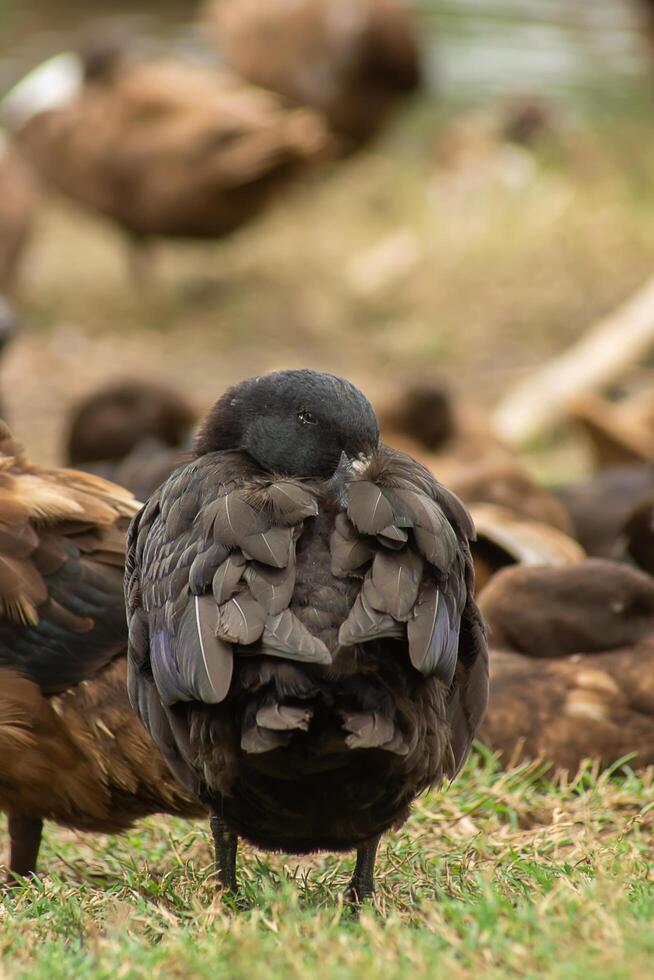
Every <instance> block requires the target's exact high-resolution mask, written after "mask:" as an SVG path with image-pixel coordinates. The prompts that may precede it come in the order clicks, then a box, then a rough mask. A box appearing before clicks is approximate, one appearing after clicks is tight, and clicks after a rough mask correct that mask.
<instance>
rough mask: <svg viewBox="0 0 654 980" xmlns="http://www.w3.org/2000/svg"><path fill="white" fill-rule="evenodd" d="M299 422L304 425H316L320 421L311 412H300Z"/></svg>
mask: <svg viewBox="0 0 654 980" xmlns="http://www.w3.org/2000/svg"><path fill="white" fill-rule="evenodd" d="M297 420H298V422H300V423H301V424H302V425H316V424H317V422H318V419H317V418H316V416H315V415H312V414H311V412H300V413H299V414H298V417H297Z"/></svg>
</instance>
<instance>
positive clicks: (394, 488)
mask: <svg viewBox="0 0 654 980" xmlns="http://www.w3.org/2000/svg"><path fill="white" fill-rule="evenodd" d="M473 533H474V529H473V526H472V524H471V521H470V518H469V516H468V514H467V512H466V511H465V509H464V507H463V506H462V504H461V503H460V502H459V501H458V500H457V498H456V497H454V496H453V495H452V494H450V493H449V491H447V490H445V489H444V488H443V487H442V486H440V485H439V484H438V483H437V482H436V481H435V480H434V478H433V477H432V476H431V474H430V473H429V472H428V471H427V470H426V469H424V467H422V466H421V465H420V464H419V463H416V462H415V461H414V460H412V459H411V458H410V457H408V456H406V455H404V454H403V453H399V452H396V451H394V450H392V449H389V448H388V447H386V446H384V445H383V444H381V443H380V442H379V429H378V423H377V419H376V417H375V413H374V411H373V409H372V407H371V406H370V404H369V402H368V401H367V400H366V399H365V398H364V396H363V395H362V394H361V392H359V391H358V390H357V389H356V388H354V386H353V385H351V384H349V383H348V382H346V381H343V380H342V379H340V378H336V377H333V376H331V375H323V374H317V373H315V372H312V371H287V372H279V373H277V374H272V375H267V376H262V377H259V378H254V379H251V380H249V381H245V382H243V383H241V384H240V385H237V386H236V387H234V388H232V389H231V390H229V391H228V392H227V393H226V394H225V395H224V396H223V397H222V398H221V399H220V400H219V401H218V403H217V404H216V406H215V407H214V409H213V410H212V411H211V412H210V414H209V416H208V418H207V420H206V422H205V423H204V425H203V427H202V428H201V430H200V434H199V437H198V440H197V443H196V454H195V459H194V460H193V461H192V462H191V463H189V464H188V465H187V466H186V467H184V468H181V469H179V470H178V471H176V472H175V473H174V474H173V475H172V476H171V477H170V479H169V480H168V481H167V483H165V484H164V485H163V487H161V488H160V490H159V491H158V492H157V493H155V494H154V495H153V496H152V497H151V498H150V500H149V501H148V502H147V504H146V506H145V508H144V509H143V510H142V511H141V513H140V514H139V516H138V517H137V518H136V519H135V521H134V522H133V524H132V527H131V530H130V535H129V545H128V571H127V576H126V599H127V604H128V619H129V631H130V650H129V660H130V679H129V688H130V697H131V698H132V703H133V704H134V706H135V708H136V710H137V711H138V713H139V715H140V717H141V719H142V720H143V722H144V724H145V725H146V727H147V728H148V729H149V730H150V732H151V734H152V736H153V738H154V740H155V741H156V743H157V744H158V746H159V747H160V749H161V750H162V752H163V754H164V755H165V757H166V758H167V760H168V762H169V764H170V766H171V768H172V770H173V772H174V773H175V774H176V775H177V777H178V779H179V780H180V782H181V784H182V785H183V786H185V787H186V788H187V790H189V791H191V792H193V793H197V794H199V796H200V798H201V799H202V800H203V801H205V802H207V803H208V804H209V806H210V807H211V810H212V814H213V816H212V820H211V826H212V831H213V835H214V841H215V846H216V861H217V867H218V874H219V879H220V882H221V884H222V886H223V887H224V888H225V889H229V890H232V889H234V888H235V887H236V877H235V860H236V849H237V842H238V838H239V837H244V838H246V839H248V840H250V841H252V842H253V843H255V844H256V845H258V846H260V847H263V848H266V849H283V850H287V851H291V852H293V853H305V852H310V851H315V850H322V849H329V850H346V849H350V848H356V849H357V864H356V869H355V872H354V877H353V879H352V882H351V885H350V896H351V898H352V899H353V900H355V901H360V900H362V899H363V898H365V897H367V896H368V895H370V893H371V892H372V890H373V869H374V863H375V854H376V850H377V846H378V844H379V839H380V837H381V835H382V833H383V832H384V831H385V830H387V829H388V828H390V827H391V826H397V825H398V824H401V823H402V822H403V821H404V820H405V819H406V817H407V815H408V812H409V809H410V806H411V803H412V801H413V799H414V798H415V796H416V795H417V794H418V793H419V792H421V790H423V789H426V788H427V787H428V786H430V785H433V784H434V783H439V782H440V781H441V780H442V779H444V778H447V779H451V778H452V777H453V776H454V775H456V773H457V772H458V771H459V769H460V767H461V766H462V764H463V762H464V760H465V758H466V756H467V754H468V751H469V748H470V745H471V741H472V739H473V738H474V735H475V732H476V730H477V727H478V725H479V722H480V720H481V716H482V715H483V712H484V708H485V703H486V684H487V661H486V646H485V639H484V633H483V628H482V626H481V620H480V618H479V615H478V611H477V607H476V605H475V602H474V598H473V591H472V590H473V575H472V565H471V561H470V552H469V545H468V542H469V540H470V538H471V537H472V536H473Z"/></svg>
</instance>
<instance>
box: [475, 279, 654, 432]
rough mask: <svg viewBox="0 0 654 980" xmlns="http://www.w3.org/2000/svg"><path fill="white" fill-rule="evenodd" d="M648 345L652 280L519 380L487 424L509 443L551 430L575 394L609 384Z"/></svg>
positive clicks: (653, 341) (653, 313) (652, 334)
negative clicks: (529, 375)
mask: <svg viewBox="0 0 654 980" xmlns="http://www.w3.org/2000/svg"><path fill="white" fill-rule="evenodd" d="M653 346H654V277H652V278H650V279H648V280H647V282H646V283H645V285H644V286H642V287H641V289H639V290H638V292H637V293H636V294H635V295H634V296H632V297H631V298H630V299H628V300H627V301H626V302H624V303H622V304H621V305H620V306H619V307H618V308H617V309H616V310H614V312H613V313H611V314H609V316H606V317H604V318H603V319H602V320H600V321H599V322H598V323H596V324H595V325H594V326H592V327H591V328H590V329H589V330H588V331H587V332H586V333H585V334H584V335H583V336H582V337H581V338H580V339H579V340H578V341H576V343H574V344H573V345H572V346H571V347H569V348H568V350H566V351H564V352H563V354H559V355H558V356H557V357H555V358H554V359H553V360H551V361H549V362H548V363H547V364H546V365H545V366H544V367H543V368H541V369H540V370H538V371H536V372H535V373H534V374H533V375H532V376H531V377H529V378H527V379H526V380H525V381H523V382H521V383H520V384H519V385H518V386H517V388H515V389H514V390H513V391H512V392H510V393H509V394H508V395H507V396H506V398H504V399H503V400H502V401H501V402H500V404H499V405H498V406H497V408H496V409H495V411H494V413H493V416H492V424H493V427H494V429H495V431H496V432H497V434H498V435H499V437H500V438H501V439H503V440H505V441H506V442H509V443H511V444H512V445H519V444H521V443H524V442H527V441H528V440H530V439H533V438H534V437H535V436H537V435H539V434H540V433H541V432H544V431H546V430H547V429H550V428H552V426H554V425H555V424H556V423H557V422H560V421H561V419H562V418H563V417H564V416H565V414H566V407H567V405H568V403H569V402H570V401H571V400H572V399H573V398H575V397H577V396H578V395H581V394H583V393H585V392H588V391H593V390H595V389H597V388H601V387H602V386H603V385H605V384H606V383H607V382H610V381H614V380H615V379H616V378H618V377H619V376H620V375H621V374H622V373H623V371H624V370H625V369H626V368H628V367H630V366H631V365H632V364H633V363H634V362H635V361H637V360H638V359H639V358H640V357H642V355H643V354H645V353H646V352H647V351H648V350H649V349H650V348H651V347H653Z"/></svg>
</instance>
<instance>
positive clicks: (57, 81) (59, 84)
mask: <svg viewBox="0 0 654 980" xmlns="http://www.w3.org/2000/svg"><path fill="white" fill-rule="evenodd" d="M83 81H84V70H83V67H82V60H81V58H80V57H79V55H77V54H73V53H72V52H67V53H65V54H58V55H55V57H54V58H49V59H48V61H44V62H43V64H41V65H38V66H37V67H36V68H34V69H33V70H32V71H31V72H29V74H27V75H26V76H25V78H22V79H21V80H20V82H18V83H17V84H16V85H14V87H13V88H12V89H10V91H9V92H8V94H7V95H6V96H5V98H4V99H3V100H2V102H0V114H1V116H2V119H3V121H4V122H6V124H7V125H8V126H9V127H10V128H11V129H18V128H20V127H21V126H23V125H24V124H25V123H26V122H27V120H28V119H31V118H32V116H35V115H37V114H38V113H39V112H47V111H48V110H49V109H59V108H62V107H63V106H66V105H69V104H70V103H71V102H72V101H73V100H74V99H75V97H76V96H77V94H78V93H79V91H80V89H81V88H82V84H83Z"/></svg>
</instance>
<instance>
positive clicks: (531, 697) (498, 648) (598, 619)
mask: <svg viewBox="0 0 654 980" xmlns="http://www.w3.org/2000/svg"><path fill="white" fill-rule="evenodd" d="M480 606H481V609H482V611H483V613H484V616H485V618H486V620H487V623H488V626H489V631H490V643H491V648H492V652H491V658H490V665H491V696H490V701H489V708H488V713H487V715H486V719H485V721H484V724H483V726H482V729H481V733H480V738H481V739H482V740H483V741H485V742H486V743H487V744H489V745H490V746H491V747H492V748H493V749H495V750H496V751H498V752H499V753H500V754H501V757H502V759H503V761H504V762H505V763H508V762H510V761H511V762H515V761H519V760H522V759H527V758H531V759H535V758H541V759H543V760H545V761H547V762H550V763H552V764H553V765H554V766H555V767H557V768H561V769H567V770H568V771H569V772H573V773H574V772H576V771H577V769H578V768H579V765H580V763H581V762H582V760H583V759H585V758H592V759H599V760H600V762H601V764H602V765H604V766H607V765H610V764H611V763H613V762H615V761H616V760H618V759H620V758H621V757H622V756H624V755H626V754H628V753H632V752H635V753H636V758H635V760H634V761H633V762H630V765H636V766H646V765H651V764H652V763H654V580H653V579H651V578H650V577H649V576H648V575H645V574H643V573H642V572H640V571H638V570H636V569H632V568H629V567H628V566H626V565H621V564H618V563H616V562H611V561H605V560H600V559H588V560H587V561H585V562H582V563H580V564H577V565H575V566H571V567H569V568H515V569H508V570H506V571H503V572H500V573H499V574H498V575H496V576H495V578H494V579H493V581H492V582H491V583H490V585H489V586H488V587H487V588H486V589H484V591H483V592H482V594H481V596H480Z"/></svg>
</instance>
